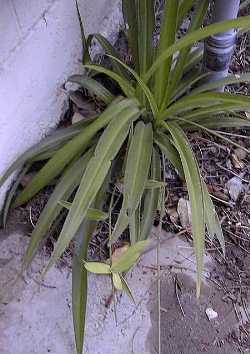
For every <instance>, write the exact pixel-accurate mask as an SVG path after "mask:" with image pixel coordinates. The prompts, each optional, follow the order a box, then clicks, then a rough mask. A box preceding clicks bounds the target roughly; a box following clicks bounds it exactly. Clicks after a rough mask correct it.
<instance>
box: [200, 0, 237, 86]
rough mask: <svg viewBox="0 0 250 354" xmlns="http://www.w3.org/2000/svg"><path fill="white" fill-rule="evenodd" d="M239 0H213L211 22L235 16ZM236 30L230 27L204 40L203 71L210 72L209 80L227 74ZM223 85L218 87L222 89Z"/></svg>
mask: <svg viewBox="0 0 250 354" xmlns="http://www.w3.org/2000/svg"><path fill="white" fill-rule="evenodd" d="M239 7H240V0H215V1H214V15H213V22H220V21H225V20H230V19H233V18H236V17H237V14H238V11H239ZM235 40H236V31H235V30H234V29H231V30H229V31H226V32H222V33H218V34H216V35H214V36H211V37H209V38H208V39H207V40H206V41H205V48H204V49H205V50H204V71H205V72H207V71H208V72H211V76H209V79H208V80H209V81H214V80H219V79H222V78H224V77H226V76H227V74H228V69H229V65H230V61H231V57H232V53H233V51H234V46H235ZM223 90H224V87H222V88H221V89H220V91H223Z"/></svg>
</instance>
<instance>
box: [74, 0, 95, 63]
mask: <svg viewBox="0 0 250 354" xmlns="http://www.w3.org/2000/svg"><path fill="white" fill-rule="evenodd" d="M75 2H76V10H77V17H78V21H79V24H80V30H81V40H82V62H83V64H85V63H86V62H89V61H91V59H90V55H89V51H88V46H87V42H86V37H85V33H84V26H83V21H82V17H81V13H80V9H79V5H78V0H75Z"/></svg>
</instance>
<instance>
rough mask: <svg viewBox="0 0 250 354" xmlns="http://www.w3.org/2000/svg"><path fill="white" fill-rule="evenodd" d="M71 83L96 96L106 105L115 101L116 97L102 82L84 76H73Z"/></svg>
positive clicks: (70, 78) (69, 79) (70, 79)
mask: <svg viewBox="0 0 250 354" xmlns="http://www.w3.org/2000/svg"><path fill="white" fill-rule="evenodd" d="M68 81H69V82H73V83H76V84H78V85H80V86H81V87H83V88H84V89H87V90H88V91H89V92H90V94H91V95H94V96H96V97H97V98H98V99H99V100H101V101H103V102H105V103H106V104H109V103H111V102H112V101H113V100H114V95H112V93H111V92H110V91H109V90H108V89H106V87H104V86H103V85H102V84H101V83H100V82H98V81H96V80H94V79H92V78H90V77H86V76H82V75H72V76H70V77H69V78H68Z"/></svg>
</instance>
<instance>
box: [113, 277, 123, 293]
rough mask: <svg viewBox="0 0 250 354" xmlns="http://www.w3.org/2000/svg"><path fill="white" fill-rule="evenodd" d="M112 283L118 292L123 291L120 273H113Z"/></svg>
mask: <svg viewBox="0 0 250 354" xmlns="http://www.w3.org/2000/svg"><path fill="white" fill-rule="evenodd" d="M112 281H113V284H114V287H115V288H116V289H117V290H122V289H123V284H122V280H121V277H120V275H119V274H118V273H112Z"/></svg>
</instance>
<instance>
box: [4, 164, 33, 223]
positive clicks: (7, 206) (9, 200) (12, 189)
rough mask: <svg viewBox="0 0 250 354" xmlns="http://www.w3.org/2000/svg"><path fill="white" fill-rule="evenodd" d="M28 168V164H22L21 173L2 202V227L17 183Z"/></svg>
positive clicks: (17, 185)
mask: <svg viewBox="0 0 250 354" xmlns="http://www.w3.org/2000/svg"><path fill="white" fill-rule="evenodd" d="M29 168H30V164H27V166H24V168H23V170H22V171H21V173H20V174H19V176H18V177H17V179H16V181H15V182H14V183H13V185H12V186H11V188H10V190H9V191H8V194H7V198H6V200H5V202H4V206H3V211H2V225H3V227H4V228H5V227H6V222H7V217H8V214H9V209H10V206H11V203H12V200H13V198H14V196H15V193H16V191H17V188H18V187H19V184H20V182H21V180H22V178H23V177H24V176H25V174H26V172H27V171H28V170H29Z"/></svg>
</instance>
